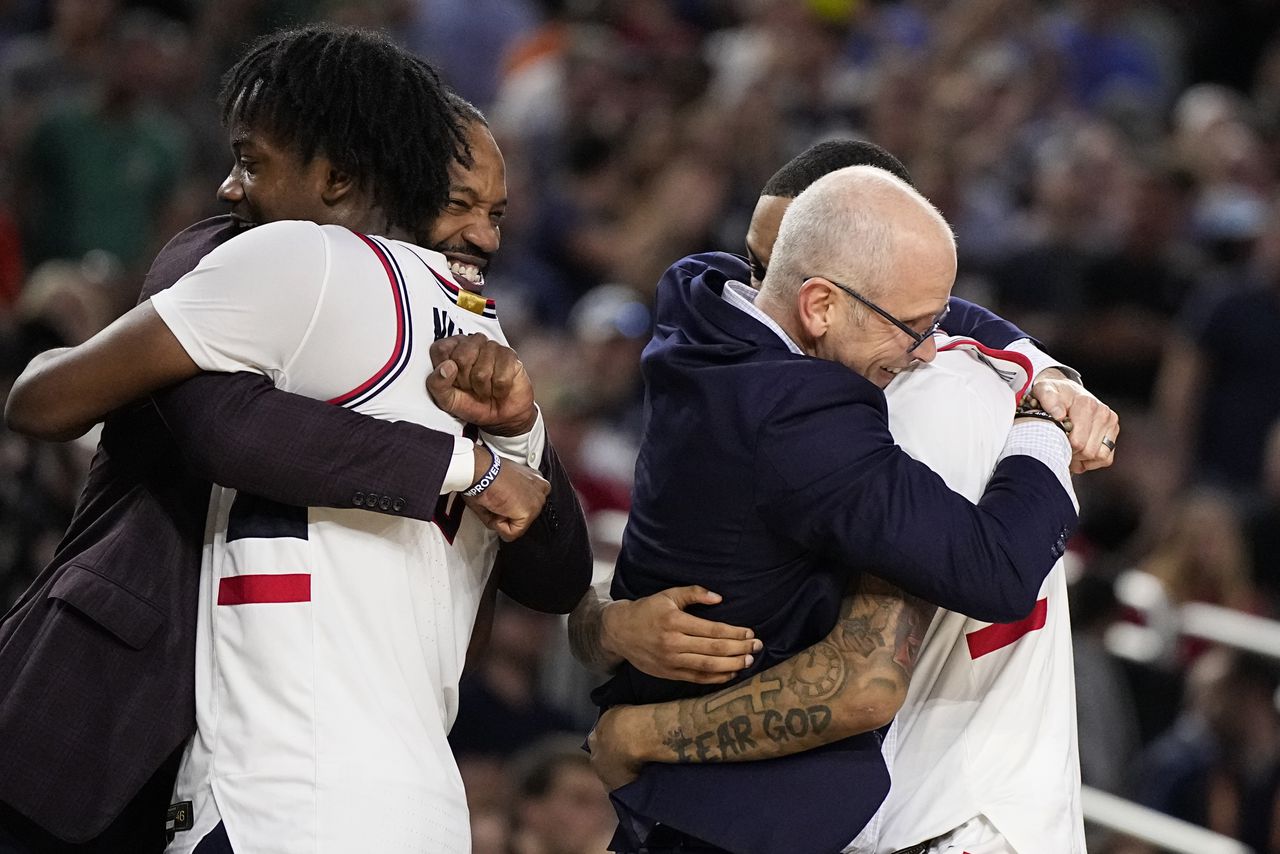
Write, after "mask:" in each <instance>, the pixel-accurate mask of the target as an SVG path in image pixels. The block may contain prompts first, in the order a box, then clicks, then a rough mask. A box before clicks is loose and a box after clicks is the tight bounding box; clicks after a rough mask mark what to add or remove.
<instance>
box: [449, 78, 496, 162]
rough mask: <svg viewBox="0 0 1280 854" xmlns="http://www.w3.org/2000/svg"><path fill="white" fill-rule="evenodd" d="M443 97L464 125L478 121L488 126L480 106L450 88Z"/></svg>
mask: <svg viewBox="0 0 1280 854" xmlns="http://www.w3.org/2000/svg"><path fill="white" fill-rule="evenodd" d="M444 97H445V100H447V101H448V102H449V106H451V107H453V111H454V112H455V113H457V114H458V118H460V119H461V120H462V124H463V125H464V126H466V125H470V124H472V123H473V122H479V123H480V124H482V125H484V126H485V127H488V126H489V120H488V119H486V118H485V117H484V113H482V112H480V108H479V107H477V106H476V105H475V104H473V103H471V102H470V101H468V100H467V99H466V98H464V97H462V96H461V95H459V94H458V93H457V92H454V91H453V90H452V89H450V90H448V91H446V92H445V95H444ZM464 165H465V164H464Z"/></svg>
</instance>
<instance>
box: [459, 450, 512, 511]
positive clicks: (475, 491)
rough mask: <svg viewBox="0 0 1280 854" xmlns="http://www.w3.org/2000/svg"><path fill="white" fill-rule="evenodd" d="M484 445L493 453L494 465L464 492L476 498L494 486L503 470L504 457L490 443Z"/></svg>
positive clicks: (468, 496)
mask: <svg viewBox="0 0 1280 854" xmlns="http://www.w3.org/2000/svg"><path fill="white" fill-rule="evenodd" d="M484 447H485V450H487V451H488V452H489V453H490V454H492V455H493V465H491V466H489V470H488V471H486V472H485V473H484V474H482V475H480V479H479V480H477V481H476V482H475V483H473V484H472V485H471V487H470V488H469V489H467V490H465V491H464V492H463V493H462V494H463V495H465V496H466V497H467V498H475V497H476V496H477V495H479V494H480V493H482V492H484V491H485V490H486V489H488V488H489V487H491V486H493V482H494V481H495V480H497V479H498V472H500V471H502V457H500V456H498V452H497V451H495V450H494V449H493V448H490V447H489V446H488V445H485V446H484Z"/></svg>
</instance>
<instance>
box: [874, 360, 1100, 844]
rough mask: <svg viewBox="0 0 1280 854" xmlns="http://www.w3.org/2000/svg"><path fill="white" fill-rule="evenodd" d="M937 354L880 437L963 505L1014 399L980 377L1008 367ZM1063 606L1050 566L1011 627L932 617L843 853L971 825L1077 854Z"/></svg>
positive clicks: (893, 396) (907, 376)
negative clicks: (863, 821) (852, 842)
mask: <svg viewBox="0 0 1280 854" xmlns="http://www.w3.org/2000/svg"><path fill="white" fill-rule="evenodd" d="M948 344H950V345H951V346H953V347H955V348H956V349H952V350H949V351H947V352H939V354H938V357H937V359H936V360H935V361H934V362H933V363H932V364H928V365H921V366H919V367H918V368H917V369H915V370H913V371H911V372H909V373H904V374H902V375H901V376H900V377H898V379H896V380H894V382H893V383H891V384H890V386H889V388H888V389H887V391H886V394H887V397H888V401H889V425H890V430H891V432H892V433H893V436H894V438H895V440H897V442H898V444H900V445H901V446H902V447H903V448H904V449H905V450H906V451H907V452H908V453H910V454H911V455H912V456H913V457H915V458H916V459H918V460H920V461H921V462H924V463H925V464H926V465H928V466H929V467H930V468H932V469H933V470H934V471H936V472H938V473H939V474H940V475H942V477H943V478H944V479H945V480H946V482H947V485H948V486H950V487H951V488H952V489H954V490H955V491H957V492H959V493H961V494H962V495H964V496H966V497H967V498H969V500H971V501H974V502H976V501H977V500H978V499H979V498H980V497H981V495H982V492H983V489H984V487H985V485H986V482H987V480H988V479H989V478H990V476H991V472H992V469H993V468H994V466H995V463H996V460H997V458H998V456H999V453H1000V450H1001V448H1002V446H1003V444H1004V439H1005V435H1006V434H1007V433H1008V431H1009V426H1010V423H1011V421H1012V418H1013V410H1014V403H1015V397H1016V395H1014V394H1011V393H1010V389H1009V385H1007V384H1005V383H1002V382H1001V381H1000V379H999V378H998V377H997V376H996V373H995V372H993V370H992V368H993V367H994V368H996V369H997V370H1004V369H1006V368H1013V367H1014V366H1012V365H1009V364H1007V363H1004V362H1003V361H1002V360H1000V359H999V354H991V355H993V356H995V358H991V356H983V355H981V354H979V353H978V351H977V349H976V348H974V347H973V346H970V345H968V344H963V343H961V344H958V346H957V342H955V341H951V342H948V341H947V340H946V339H940V342H939V347H940V349H941V348H943V347H946V346H948ZM988 352H990V351H988ZM1015 385H1017V384H1016V383H1015ZM1066 594H1067V590H1066V580H1065V578H1064V575H1063V568H1062V563H1061V561H1059V563H1058V565H1057V566H1055V567H1054V569H1053V570H1052V572H1051V573H1050V574H1049V576H1048V578H1047V579H1046V580H1045V582H1044V584H1043V586H1042V587H1041V591H1040V597H1039V601H1038V602H1037V603H1036V607H1035V609H1034V610H1033V612H1032V614H1031V616H1029V617H1028V618H1027V619H1025V620H1021V621H1019V622H1017V623H1011V624H996V625H993V624H990V623H984V622H982V621H980V620H972V619H969V618H968V617H965V616H964V615H963V614H957V613H953V612H950V611H944V610H939V611H938V612H937V613H936V614H935V616H934V618H933V622H932V623H931V624H930V626H929V629H928V632H927V633H926V635H925V638H924V643H923V646H922V648H921V653H920V660H919V662H918V664H917V666H916V670H915V674H914V675H913V676H912V678H911V685H910V688H909V690H908V692H907V698H906V701H905V703H904V704H903V707H902V709H901V711H899V713H898V715H897V717H896V718H895V720H894V723H893V725H892V728H891V729H890V732H889V736H888V738H887V739H886V741H885V745H884V751H885V758H886V761H887V762H888V763H889V767H890V771H891V779H892V786H891V789H890V791H889V796H888V798H887V799H886V801H885V803H884V804H883V806H882V807H881V809H880V811H879V812H878V813H877V814H876V816H875V818H873V819H872V822H871V824H869V825H868V830H867V831H864V833H863V835H861V836H860V837H859V839H858V841H857V842H858V844H857V845H856V846H854V847H853V848H851V849H850V850H856V851H876V852H892V851H897V850H899V849H901V848H906V847H907V846H909V845H913V844H916V843H919V842H923V841H925V840H928V839H931V838H933V837H936V836H940V835H942V834H945V833H947V832H948V831H951V830H954V829H955V828H958V827H960V826H961V825H962V824H964V823H965V822H967V821H969V820H970V819H973V818H975V817H977V816H985V817H986V818H987V819H988V820H989V821H990V823H991V824H992V825H994V826H995V828H996V829H997V830H998V831H999V832H1000V833H1002V834H1003V835H1004V837H1005V838H1006V840H1007V841H1008V842H1009V844H1010V845H1011V846H1012V848H1013V849H1014V850H1016V851H1018V852H1019V854H1059V853H1060V852H1061V854H1066V852H1070V854H1084V851H1085V848H1084V828H1083V819H1082V813H1081V807H1080V763H1079V752H1078V747H1077V738H1076V718H1075V708H1076V704H1075V677H1074V675H1073V671H1072V659H1071V627H1070V623H1069V619H1068V613H1067V595H1066ZM877 836H878V841H876V837H877Z"/></svg>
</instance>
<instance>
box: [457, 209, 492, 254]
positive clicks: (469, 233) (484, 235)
mask: <svg viewBox="0 0 1280 854" xmlns="http://www.w3.org/2000/svg"><path fill="white" fill-rule="evenodd" d="M462 236H463V238H465V239H466V241H467V242H468V243H470V244H471V245H472V246H474V247H476V248H477V249H481V250H483V251H485V252H488V253H493V252H497V251H498V246H499V245H500V244H501V243H502V232H501V230H500V229H499V228H498V225H497V223H495V222H493V220H491V219H489V217H488V216H487V215H481V216H477V217H475V218H474V219H473V220H472V221H471V222H470V223H468V224H467V227H466V228H465V229H463V231H462Z"/></svg>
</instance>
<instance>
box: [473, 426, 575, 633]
mask: <svg viewBox="0 0 1280 854" xmlns="http://www.w3.org/2000/svg"><path fill="white" fill-rule="evenodd" d="M539 471H540V472H541V473H542V476H543V477H545V478H546V479H547V482H548V483H550V484H551V491H550V493H549V494H548V495H547V503H546V505H545V506H544V507H543V508H542V513H541V514H540V515H539V516H538V518H537V519H536V520H535V521H534V523H533V525H532V526H531V527H530V528H529V530H528V531H527V532H526V533H525V535H524V536H522V537H520V538H519V539H518V540H514V541H512V542H509V543H503V544H502V545H501V546H500V547H499V550H498V560H497V566H496V569H495V572H497V573H498V578H499V589H501V590H502V592H503V593H505V594H507V595H508V596H510V597H511V598H512V599H514V600H516V601H517V602H519V603H520V604H522V605H525V606H526V607H529V608H532V609H534V610H535V611H542V612H544V613H548V614H567V613H569V612H570V611H571V610H572V609H573V608H574V606H575V604H576V603H578V601H579V600H580V599H581V598H582V594H583V592H584V591H586V590H587V589H588V588H589V587H590V585H591V570H592V555H591V538H590V536H589V535H588V533H587V520H586V516H585V515H584V514H583V512H582V505H581V504H579V503H578V496H577V493H576V492H575V491H574V489H573V484H572V483H571V482H570V481H569V475H568V473H567V472H566V471H565V470H564V466H563V465H561V463H560V458H559V457H558V456H557V455H556V452H555V450H554V449H553V448H552V447H551V445H549V444H548V445H547V446H546V447H545V448H544V449H543V452H542V464H541V465H540V466H539Z"/></svg>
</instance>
